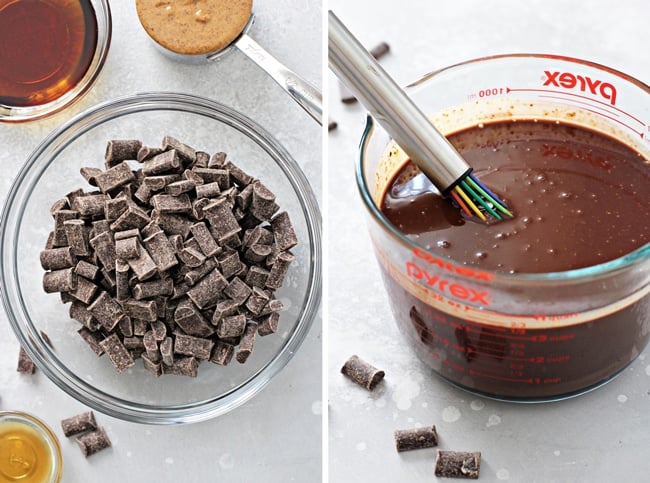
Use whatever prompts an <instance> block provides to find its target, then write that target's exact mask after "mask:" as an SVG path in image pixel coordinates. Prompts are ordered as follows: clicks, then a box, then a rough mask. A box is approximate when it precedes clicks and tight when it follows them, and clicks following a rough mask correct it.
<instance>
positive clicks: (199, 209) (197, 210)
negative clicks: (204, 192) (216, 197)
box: [192, 198, 212, 220]
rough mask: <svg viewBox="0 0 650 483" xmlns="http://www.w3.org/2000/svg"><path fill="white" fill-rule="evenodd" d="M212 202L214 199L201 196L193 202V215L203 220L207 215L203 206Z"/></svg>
mask: <svg viewBox="0 0 650 483" xmlns="http://www.w3.org/2000/svg"><path fill="white" fill-rule="evenodd" d="M210 203H212V201H211V200H209V199H208V198H199V199H198V200H196V201H194V202H193V203H192V216H193V217H194V218H195V219H196V220H203V218H204V217H205V216H204V215H203V208H205V207H206V206H208V205H209V204H210Z"/></svg>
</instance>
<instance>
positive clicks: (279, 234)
mask: <svg viewBox="0 0 650 483" xmlns="http://www.w3.org/2000/svg"><path fill="white" fill-rule="evenodd" d="M271 229H272V230H273V236H274V237H275V242H276V243H277V245H278V248H279V249H280V250H288V249H289V248H291V247H294V246H296V245H297V243H298V238H297V237H296V232H295V231H294V229H293V225H292V224H291V220H290V219H289V214H288V213H287V212H286V211H283V212H281V213H278V214H277V215H275V217H273V219H272V220H271Z"/></svg>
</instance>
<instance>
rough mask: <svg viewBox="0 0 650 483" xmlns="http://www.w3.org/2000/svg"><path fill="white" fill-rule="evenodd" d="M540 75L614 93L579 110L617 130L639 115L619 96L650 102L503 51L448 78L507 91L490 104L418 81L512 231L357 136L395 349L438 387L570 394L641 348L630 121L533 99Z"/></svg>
mask: <svg viewBox="0 0 650 483" xmlns="http://www.w3.org/2000/svg"><path fill="white" fill-rule="evenodd" d="M486 64H498V65H497V68H495V69H494V72H499V74H494V72H493V70H492V65H486ZM554 64H557V66H555V65H554ZM544 67H545V68H544ZM550 67H554V69H552V70H553V71H555V70H558V71H561V70H568V69H578V72H580V74H576V77H577V76H578V75H582V76H583V77H587V76H591V77H590V78H592V79H594V78H597V79H602V80H601V84H605V83H606V85H608V86H609V88H610V90H609V91H607V92H608V93H611V92H612V89H613V90H616V89H618V93H619V97H618V99H619V104H617V105H616V106H611V104H610V107H607V108H603V104H604V102H603V99H601V97H602V96H600V93H599V92H598V91H596V92H594V93H593V95H592V96H591V97H592V98H593V99H591V98H589V100H587V101H585V100H584V99H581V102H586V103H587V104H588V103H589V102H591V103H593V104H594V106H598V107H599V108H600V110H608V111H609V110H611V111H612V112H617V113H618V119H621V118H622V116H621V113H625V114H626V115H628V117H629V118H630V119H631V118H632V117H636V118H638V116H632V115H631V114H630V113H629V112H628V111H626V110H625V106H624V105H623V104H622V99H621V96H620V93H621V92H625V95H626V96H628V97H627V100H628V101H631V100H632V99H633V98H634V100H635V102H641V103H643V105H645V106H646V109H648V107H650V95H649V93H648V92H647V91H645V88H642V89H640V90H639V91H636V92H635V91H634V90H633V89H629V87H630V86H628V85H627V84H626V82H627V80H626V79H625V78H624V77H622V76H621V77H617V75H616V73H615V72H612V71H609V70H606V69H604V70H598V69H597V68H595V67H593V72H592V71H591V70H588V68H587V67H586V66H585V64H584V63H580V62H577V61H574V60H573V59H555V60H553V61H549V60H548V59H541V58H537V57H536V56H530V57H524V56H514V57H513V56H503V57H502V58H494V59H483V60H481V61H476V62H475V63H472V62H470V63H467V64H464V65H461V66H460V67H457V68H452V69H451V70H452V71H453V70H454V69H457V70H458V69H460V70H462V71H463V75H460V74H459V77H458V78H467V79H477V78H481V79H483V80H484V81H485V79H491V80H488V82H487V85H495V86H503V88H500V87H499V88H494V89H483V88H482V89H481V91H482V92H483V93H485V92H489V93H490V94H491V95H490V96H489V99H485V98H484V99H480V98H479V96H478V95H476V93H477V92H479V90H478V89H477V88H476V87H475V86H472V85H470V83H471V82H472V81H471V80H470V81H466V85H462V84H461V85H459V84H458V82H459V81H458V78H457V76H456V75H454V74H455V73H454V72H451V74H450V73H449V72H445V71H443V72H442V74H440V75H441V77H440V79H437V78H436V77H437V76H436V75H434V76H432V77H430V78H427V79H425V80H424V81H422V82H420V83H419V85H418V86H417V89H418V94H419V95H421V96H422V98H424V99H425V103H426V99H430V98H432V97H435V95H436V94H435V93H440V92H445V91H447V92H451V93H452V94H453V93H454V92H456V91H457V92H458V93H459V95H458V98H457V100H458V101H459V104H456V105H452V106H450V107H446V108H444V109H440V106H436V107H435V109H436V110H435V111H434V110H432V111H430V112H435V115H434V116H433V117H432V122H434V123H435V124H436V125H437V126H438V127H439V128H440V129H441V131H442V132H444V133H445V134H446V135H447V137H448V138H449V140H450V141H451V142H452V143H453V144H454V145H455V146H456V148H457V149H458V150H459V151H460V152H461V154H462V155H463V156H464V157H465V158H466V159H467V160H468V162H469V164H470V165H471V166H473V168H474V173H475V174H476V175H477V176H478V177H479V178H480V179H481V181H483V182H484V184H486V185H487V186H488V187H490V189H492V190H493V191H494V192H496V193H497V195H498V196H499V197H501V198H502V199H503V200H504V201H505V202H506V203H507V204H508V206H510V207H512V208H513V209H514V211H515V213H516V216H515V217H514V219H512V220H505V221H500V222H496V221H494V222H491V223H487V224H486V223H483V222H481V221H480V220H476V219H471V218H468V217H466V216H464V215H462V214H461V212H460V210H459V209H458V208H457V207H454V206H453V205H452V204H451V203H450V202H449V201H448V200H446V199H444V198H442V197H441V195H440V194H439V193H438V192H437V190H436V189H435V188H434V187H433V186H432V185H431V183H430V182H429V181H428V180H427V179H426V178H425V177H424V176H423V175H422V174H421V173H420V172H419V171H418V170H417V169H416V168H415V167H414V166H413V165H412V164H411V163H410V162H409V160H408V156H407V155H406V154H405V153H404V152H403V151H402V150H401V149H400V148H399V146H397V145H396V144H395V143H394V142H391V141H390V140H389V139H388V138H386V137H382V136H383V133H382V132H381V130H380V129H378V128H377V127H376V126H374V125H373V126H372V129H367V131H366V133H367V134H366V135H365V137H364V139H363V140H362V160H361V163H362V165H361V166H360V169H359V175H360V176H359V180H360V187H361V191H362V194H363V195H364V199H365V201H366V203H367V204H369V207H370V208H371V209H370V213H371V217H370V223H369V228H370V232H371V238H372V240H373V244H374V248H375V253H376V255H377V258H378V260H379V262H380V263H379V265H380V268H381V272H382V276H383V279H384V283H385V286H386V289H387V294H388V297H389V300H390V303H391V307H392V310H393V314H394V317H395V320H396V322H397V324H398V326H399V328H400V330H401V332H402V333H403V335H404V337H405V340H406V341H407V343H408V344H409V345H410V346H412V347H413V349H414V350H415V352H416V353H417V354H418V355H419V356H420V358H421V359H422V360H423V361H424V362H425V363H427V364H428V365H429V366H430V367H432V368H433V369H434V370H435V372H437V373H438V374H439V375H441V376H442V377H443V378H445V379H446V380H448V381H449V382H451V383H453V384H455V385H458V386H460V387H462V388H465V389H468V390H470V391H473V392H477V393H480V394H482V395H486V396H489V397H495V398H499V399H507V400H522V401H543V400H552V399H559V398H564V397H568V396H571V395H576V394H580V393H582V392H585V391H587V390H589V389H592V388H595V387H597V386H599V385H601V384H603V383H604V382H607V381H608V380H610V379H611V378H613V377H614V376H615V375H616V374H618V373H619V372H620V371H622V370H623V369H624V368H625V367H626V366H627V365H628V364H629V363H631V362H632V361H633V360H634V359H635V358H636V357H637V356H638V355H639V353H640V352H641V351H642V350H643V349H644V347H645V346H646V345H647V343H648V340H649V339H650V320H649V318H648V317H649V315H648V314H650V296H649V295H648V292H649V291H650V275H648V269H649V268H650V260H649V257H650V244H649V243H650V193H649V192H648V189H647V186H649V185H650V184H649V183H650V155H649V153H650V149H649V146H648V143H647V142H646V140H645V137H644V136H636V135H635V130H634V127H635V126H633V124H632V121H631V120H629V124H628V125H627V127H630V129H627V128H623V129H621V127H620V126H621V124H620V123H612V122H611V121H610V119H609V117H608V116H605V115H603V116H600V115H599V114H595V113H594V112H593V109H591V108H590V107H591V106H587V108H585V109H583V108H581V107H580V105H579V104H578V103H575V102H573V100H574V98H575V96H574V92H573V91H572V90H571V89H569V88H565V87H560V90H558V91H557V92H553V93H552V95H551V93H548V92H544V96H540V95H539V92H540V89H539V87H540V86H537V85H536V83H539V82H540V79H542V78H543V77H542V76H540V75H539V74H540V73H543V72H544V70H549V71H550ZM508 69H510V70H511V71H512V72H511V75H510V77H508ZM590 69H591V67H590ZM481 72H484V75H481ZM528 72H530V75H527V73H528ZM499 76H503V80H502V79H500V77H499ZM447 77H449V79H447ZM508 79H510V80H512V79H516V82H517V84H513V85H511V86H509V85H508V83H509V82H508ZM452 81H453V82H452ZM512 82H515V81H512ZM592 84H593V82H592ZM578 87H579V86H578ZM514 88H517V89H521V90H525V91H526V92H529V94H527V95H525V96H524V97H521V96H522V94H517V95H510V93H511V92H518V93H519V92H521V91H520V90H515V89H514ZM534 93H535V94H534ZM492 94H493V95H492ZM633 94H635V96H634V97H633ZM581 95H582V94H581ZM450 97H451V98H453V97H454V96H453V95H451V96H450ZM481 97H486V96H481ZM549 97H552V100H550V101H549ZM609 98H610V99H609V101H610V102H611V100H612V96H611V95H610V96H609ZM468 100H471V102H467V101H468ZM608 114H609V113H608ZM370 124H373V122H372V120H371V121H370Z"/></svg>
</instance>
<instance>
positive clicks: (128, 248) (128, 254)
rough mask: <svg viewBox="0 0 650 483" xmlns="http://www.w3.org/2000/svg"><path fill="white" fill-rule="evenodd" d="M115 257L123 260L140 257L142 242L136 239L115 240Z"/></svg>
mask: <svg viewBox="0 0 650 483" xmlns="http://www.w3.org/2000/svg"><path fill="white" fill-rule="evenodd" d="M115 256H117V258H119V259H121V260H129V259H133V258H138V257H139V256H140V241H139V240H138V239H137V238H136V237H132V238H122V239H120V240H118V239H117V237H116V238H115Z"/></svg>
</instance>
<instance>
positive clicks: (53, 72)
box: [0, 0, 97, 107]
mask: <svg viewBox="0 0 650 483" xmlns="http://www.w3.org/2000/svg"><path fill="white" fill-rule="evenodd" d="M0 46H2V47H1V48H0V105H6V106H11V107H29V106H38V105H42V104H46V103H48V102H51V101H54V100H56V99H58V98H59V97H61V96H62V95H64V94H65V93H66V92H68V91H70V90H71V89H72V88H73V87H74V86H75V85H77V84H78V83H79V81H80V80H81V79H83V77H84V75H85V74H86V72H87V71H88V68H89V67H90V65H91V62H92V59H93V56H94V54H95V48H96V46H97V20H96V18H95V11H94V9H93V7H92V5H91V4H90V1H89V0H0Z"/></svg>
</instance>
